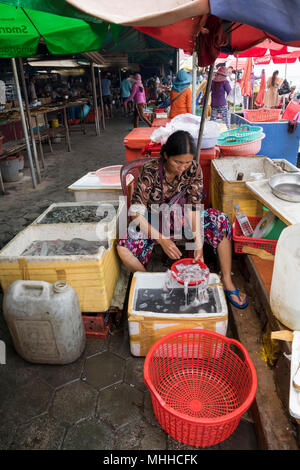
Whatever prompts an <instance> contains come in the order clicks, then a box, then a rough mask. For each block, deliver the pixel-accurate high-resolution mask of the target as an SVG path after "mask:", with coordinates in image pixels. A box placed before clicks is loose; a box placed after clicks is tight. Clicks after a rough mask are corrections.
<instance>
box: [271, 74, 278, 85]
mask: <svg viewBox="0 0 300 470" xmlns="http://www.w3.org/2000/svg"><path fill="white" fill-rule="evenodd" d="M278 74H279V71H278V70H275V72H273V75H272V82H271V83H272V86H274V85H275V79H276V76H277V75H278Z"/></svg>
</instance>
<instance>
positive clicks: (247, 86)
mask: <svg viewBox="0 0 300 470" xmlns="http://www.w3.org/2000/svg"><path fill="white" fill-rule="evenodd" d="M252 68H253V65H252V58H251V57H249V58H248V59H247V62H246V65H245V68H244V73H243V76H242V79H241V92H242V95H243V96H251V73H252Z"/></svg>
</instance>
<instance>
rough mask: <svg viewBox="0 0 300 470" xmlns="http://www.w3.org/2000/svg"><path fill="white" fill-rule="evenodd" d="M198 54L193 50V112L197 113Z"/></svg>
mask: <svg viewBox="0 0 300 470" xmlns="http://www.w3.org/2000/svg"><path fill="white" fill-rule="evenodd" d="M197 64H198V55H197V52H193V81H192V114H196V98H197V96H196V86H197V83H196V82H197V68H198V65H197Z"/></svg>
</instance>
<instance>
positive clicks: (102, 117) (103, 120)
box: [98, 67, 105, 129]
mask: <svg viewBox="0 0 300 470" xmlns="http://www.w3.org/2000/svg"><path fill="white" fill-rule="evenodd" d="M98 78H99V89H100V106H101V108H100V109H101V121H102V127H103V129H105V113H104V106H103V97H102V86H101V69H100V67H98Z"/></svg>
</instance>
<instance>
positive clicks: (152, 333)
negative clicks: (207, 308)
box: [128, 272, 228, 356]
mask: <svg viewBox="0 0 300 470" xmlns="http://www.w3.org/2000/svg"><path fill="white" fill-rule="evenodd" d="M165 278H166V273H165V272H163V273H139V272H137V273H135V274H134V276H133V279H132V283H131V287H130V294H129V301H128V328H129V337H130V351H131V354H132V355H133V356H146V355H147V352H148V351H149V349H150V347H151V346H152V345H153V344H154V343H155V342H156V341H157V340H158V339H160V338H162V337H163V336H165V335H167V334H168V333H171V332H172V331H176V330H181V329H189V328H200V329H205V330H210V331H215V332H217V333H220V334H223V335H226V332H227V325H228V309H227V303H226V299H225V295H224V291H223V288H222V285H221V282H220V278H219V276H218V275H217V274H214V273H211V274H210V275H209V287H210V288H211V289H213V296H214V298H215V303H216V311H215V312H214V313H212V312H204V311H201V306H200V307H199V313H183V312H180V311H179V310H180V309H179V305H178V308H177V311H175V312H173V313H165V312H164V307H163V306H162V308H161V311H160V312H155V311H151V310H150V311H145V310H140V309H139V307H138V294H139V289H144V290H145V289H148V290H149V294H151V290H153V289H155V290H156V289H162V286H163V285H164V283H165ZM172 287H173V288H174V289H182V290H183V286H182V285H181V284H179V283H178V282H176V281H175V279H173V278H172Z"/></svg>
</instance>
